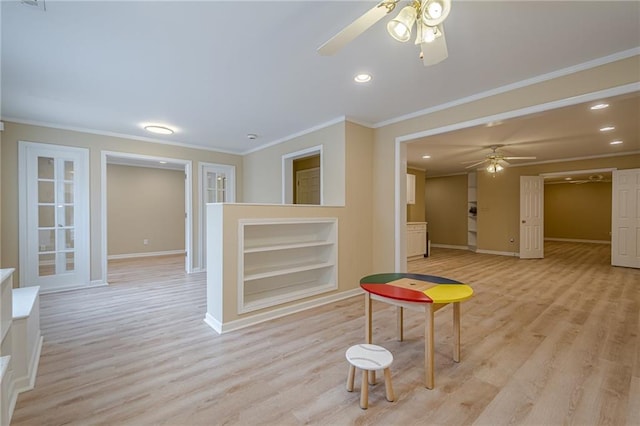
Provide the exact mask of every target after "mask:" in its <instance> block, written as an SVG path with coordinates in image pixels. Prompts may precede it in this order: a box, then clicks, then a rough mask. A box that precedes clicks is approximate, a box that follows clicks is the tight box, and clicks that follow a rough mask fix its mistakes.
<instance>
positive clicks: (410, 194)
mask: <svg viewBox="0 0 640 426" xmlns="http://www.w3.org/2000/svg"><path fill="white" fill-rule="evenodd" d="M415 203H416V175H412V174H409V173H407V204H415Z"/></svg>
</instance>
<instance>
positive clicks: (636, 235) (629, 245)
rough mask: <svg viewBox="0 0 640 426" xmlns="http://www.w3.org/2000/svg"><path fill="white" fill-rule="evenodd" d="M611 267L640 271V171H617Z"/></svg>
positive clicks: (612, 210)
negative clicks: (638, 269) (637, 269)
mask: <svg viewBox="0 0 640 426" xmlns="http://www.w3.org/2000/svg"><path fill="white" fill-rule="evenodd" d="M611 198H612V206H611V222H612V223H611V264H612V265H613V266H626V267H629V268H640V169H629V170H614V171H613V186H612V197H611Z"/></svg>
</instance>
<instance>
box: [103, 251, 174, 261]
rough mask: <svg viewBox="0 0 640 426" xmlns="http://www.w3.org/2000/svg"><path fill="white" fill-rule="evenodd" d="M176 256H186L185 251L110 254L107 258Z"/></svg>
mask: <svg viewBox="0 0 640 426" xmlns="http://www.w3.org/2000/svg"><path fill="white" fill-rule="evenodd" d="M175 254H184V250H167V251H153V252H147V253H126V254H110V255H108V256H107V260H116V259H135V258H138V257H156V256H171V255H175Z"/></svg>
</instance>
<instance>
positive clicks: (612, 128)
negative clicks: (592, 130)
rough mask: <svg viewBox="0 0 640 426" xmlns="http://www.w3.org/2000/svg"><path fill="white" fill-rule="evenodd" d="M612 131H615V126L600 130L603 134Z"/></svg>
mask: <svg viewBox="0 0 640 426" xmlns="http://www.w3.org/2000/svg"><path fill="white" fill-rule="evenodd" d="M611 130H615V127H613V126H605V127H602V128H601V129H600V131H601V132H610V131H611Z"/></svg>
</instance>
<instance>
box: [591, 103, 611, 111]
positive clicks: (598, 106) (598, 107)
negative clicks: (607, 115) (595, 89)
mask: <svg viewBox="0 0 640 426" xmlns="http://www.w3.org/2000/svg"><path fill="white" fill-rule="evenodd" d="M608 106H609V104H605V103H602V104H595V105H593V106H591V109H593V110H596V109H605V108H607V107H608Z"/></svg>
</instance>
